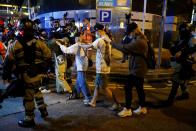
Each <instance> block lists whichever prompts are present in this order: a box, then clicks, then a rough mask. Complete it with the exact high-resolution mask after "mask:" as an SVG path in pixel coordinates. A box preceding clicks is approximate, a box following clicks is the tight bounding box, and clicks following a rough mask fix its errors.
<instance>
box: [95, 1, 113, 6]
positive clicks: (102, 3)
mask: <svg viewBox="0 0 196 131" xmlns="http://www.w3.org/2000/svg"><path fill="white" fill-rule="evenodd" d="M98 6H105V7H111V6H113V0H98Z"/></svg>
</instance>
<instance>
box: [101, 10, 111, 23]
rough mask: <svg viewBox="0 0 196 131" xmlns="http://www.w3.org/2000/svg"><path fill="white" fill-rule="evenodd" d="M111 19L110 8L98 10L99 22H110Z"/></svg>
mask: <svg viewBox="0 0 196 131" xmlns="http://www.w3.org/2000/svg"><path fill="white" fill-rule="evenodd" d="M111 20H112V11H111V10H99V22H101V23H110V22H111Z"/></svg>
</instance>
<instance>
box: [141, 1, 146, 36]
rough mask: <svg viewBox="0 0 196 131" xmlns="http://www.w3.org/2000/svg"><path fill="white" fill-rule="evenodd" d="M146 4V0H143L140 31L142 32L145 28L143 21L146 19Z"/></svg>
mask: <svg viewBox="0 0 196 131" xmlns="http://www.w3.org/2000/svg"><path fill="white" fill-rule="evenodd" d="M146 5H147V0H144V10H143V14H142V32H143V33H144V30H145V21H146Z"/></svg>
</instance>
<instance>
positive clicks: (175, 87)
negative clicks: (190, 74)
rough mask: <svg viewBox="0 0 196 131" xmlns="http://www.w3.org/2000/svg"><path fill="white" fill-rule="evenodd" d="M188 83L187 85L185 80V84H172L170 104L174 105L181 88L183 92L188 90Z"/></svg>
mask: <svg viewBox="0 0 196 131" xmlns="http://www.w3.org/2000/svg"><path fill="white" fill-rule="evenodd" d="M186 83H187V81H185V80H184V81H183V82H181V83H180V82H177V81H173V82H172V89H171V91H170V93H169V97H168V101H169V102H171V103H172V102H173V101H174V99H175V97H176V94H177V92H178V88H179V86H180V88H181V90H182V91H185V90H186V88H187V85H186Z"/></svg>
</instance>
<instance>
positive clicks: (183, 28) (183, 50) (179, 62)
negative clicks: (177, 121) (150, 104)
mask: <svg viewBox="0 0 196 131" xmlns="http://www.w3.org/2000/svg"><path fill="white" fill-rule="evenodd" d="M179 38H180V39H179V41H177V42H176V43H175V45H174V46H172V48H171V50H170V51H171V53H172V55H173V57H172V59H171V61H172V62H171V65H172V67H173V68H174V69H175V71H174V74H173V80H172V89H171V91H170V94H169V97H168V99H167V101H166V104H167V105H172V104H173V102H174V99H175V96H176V94H177V90H178V87H180V88H181V90H182V94H181V95H180V96H178V97H177V99H188V98H189V93H188V92H187V83H188V80H189V79H190V78H191V77H192V76H193V75H194V74H193V73H194V71H193V70H192V63H193V58H192V54H193V53H195V52H196V47H195V45H193V46H192V44H191V41H192V40H191V38H192V35H191V28H190V25H188V24H187V23H182V24H180V26H179Z"/></svg>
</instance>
